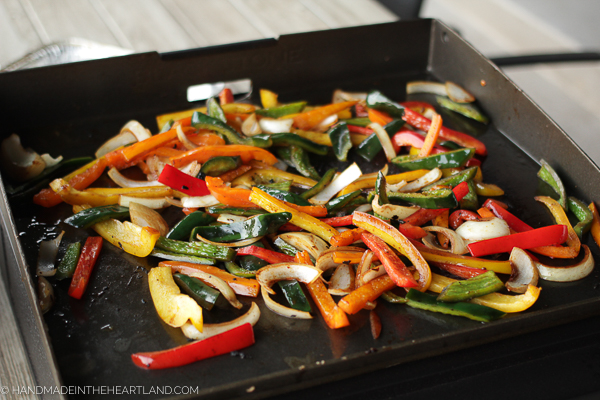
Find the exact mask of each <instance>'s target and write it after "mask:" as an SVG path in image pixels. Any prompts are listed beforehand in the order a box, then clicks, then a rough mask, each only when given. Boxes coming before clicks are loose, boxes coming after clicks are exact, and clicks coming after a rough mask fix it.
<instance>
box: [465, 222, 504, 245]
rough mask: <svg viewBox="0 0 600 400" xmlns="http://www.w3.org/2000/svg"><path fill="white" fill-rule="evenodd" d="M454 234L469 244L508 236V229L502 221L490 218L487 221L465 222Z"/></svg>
mask: <svg viewBox="0 0 600 400" xmlns="http://www.w3.org/2000/svg"><path fill="white" fill-rule="evenodd" d="M456 233H458V235H459V236H460V237H462V238H463V239H464V240H465V241H467V243H471V242H476V241H478V240H486V239H493V238H497V237H501V236H507V235H510V228H509V227H508V224H507V223H506V221H504V220H503V219H500V218H492V219H488V220H472V221H465V222H463V223H462V224H461V225H460V226H459V227H458V228H456Z"/></svg>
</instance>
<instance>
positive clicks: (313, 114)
mask: <svg viewBox="0 0 600 400" xmlns="http://www.w3.org/2000/svg"><path fill="white" fill-rule="evenodd" d="M356 103H357V101H343V102H341V103H332V104H328V105H326V106H322V107H317V108H314V109H312V110H310V111H305V112H303V113H300V114H296V115H295V116H294V117H293V119H294V126H296V127H298V128H299V129H303V130H307V129H311V128H314V127H315V126H317V125H319V123H320V122H321V121H323V120H324V119H325V118H327V117H329V116H330V115H333V114H337V113H339V112H340V111H342V110H345V109H347V108H350V107H352V106H353V105H355V104H356Z"/></svg>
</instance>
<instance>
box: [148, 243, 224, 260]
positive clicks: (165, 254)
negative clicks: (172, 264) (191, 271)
mask: <svg viewBox="0 0 600 400" xmlns="http://www.w3.org/2000/svg"><path fill="white" fill-rule="evenodd" d="M186 243H187V242H186ZM150 255H151V256H154V257H158V258H162V259H164V260H169V261H183V262H189V263H194V264H202V265H215V264H216V263H217V260H215V259H214V258H207V257H199V256H192V255H189V254H183V253H176V252H174V251H168V250H163V249H158V248H156V247H155V248H154V249H152V252H151V253H150Z"/></svg>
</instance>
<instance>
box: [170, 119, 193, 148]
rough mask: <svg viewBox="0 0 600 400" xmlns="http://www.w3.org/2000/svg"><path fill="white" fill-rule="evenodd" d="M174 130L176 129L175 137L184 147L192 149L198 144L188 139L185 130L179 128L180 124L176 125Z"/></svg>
mask: <svg viewBox="0 0 600 400" xmlns="http://www.w3.org/2000/svg"><path fill="white" fill-rule="evenodd" d="M175 130H176V131H177V138H178V139H179V141H180V142H181V143H183V146H184V147H185V148H186V149H188V150H193V149H195V148H196V147H198V145H197V144H196V143H194V142H192V141H191V140H190V139H188V137H187V135H186V134H185V132H184V131H183V129H182V128H181V125H177V128H176V129H175Z"/></svg>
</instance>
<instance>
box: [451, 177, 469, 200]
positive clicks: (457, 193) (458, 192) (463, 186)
mask: <svg viewBox="0 0 600 400" xmlns="http://www.w3.org/2000/svg"><path fill="white" fill-rule="evenodd" d="M452 192H453V193H454V197H456V201H461V200H462V199H463V197H465V196H466V195H467V194H469V184H468V183H467V181H464V182H461V183H459V184H458V185H456V186H454V187H453V188H452Z"/></svg>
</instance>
